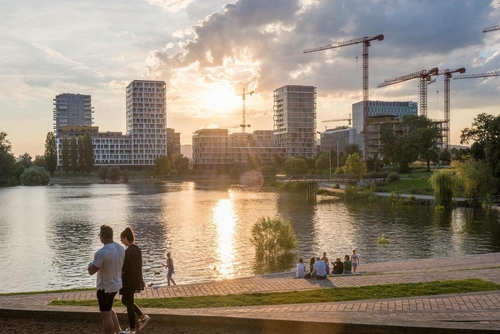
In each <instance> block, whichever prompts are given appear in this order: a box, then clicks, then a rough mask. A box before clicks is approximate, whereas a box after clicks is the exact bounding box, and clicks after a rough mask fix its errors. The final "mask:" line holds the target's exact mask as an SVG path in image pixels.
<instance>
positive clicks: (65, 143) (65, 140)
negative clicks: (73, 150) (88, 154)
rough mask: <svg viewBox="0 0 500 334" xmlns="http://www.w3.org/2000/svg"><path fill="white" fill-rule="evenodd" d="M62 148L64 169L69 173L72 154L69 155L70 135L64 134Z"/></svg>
mask: <svg viewBox="0 0 500 334" xmlns="http://www.w3.org/2000/svg"><path fill="white" fill-rule="evenodd" d="M61 145H62V148H61V160H62V170H63V171H64V172H65V173H68V172H69V170H70V156H69V140H68V137H66V136H64V138H63V139H62V143H61Z"/></svg>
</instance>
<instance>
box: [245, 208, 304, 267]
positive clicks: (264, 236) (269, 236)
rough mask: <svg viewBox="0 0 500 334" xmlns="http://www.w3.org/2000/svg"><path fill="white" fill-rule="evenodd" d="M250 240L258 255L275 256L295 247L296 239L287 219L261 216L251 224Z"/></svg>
mask: <svg viewBox="0 0 500 334" xmlns="http://www.w3.org/2000/svg"><path fill="white" fill-rule="evenodd" d="M250 241H251V242H252V244H253V245H254V247H255V252H256V253H257V255H258V256H259V257H267V258H271V257H276V256H277V255H278V254H279V253H288V252H290V251H291V250H292V249H295V248H297V239H296V238H295V234H294V233H293V229H292V225H291V224H290V221H289V220H285V219H283V218H280V217H274V218H272V219H271V218H269V217H261V218H259V219H258V220H257V222H256V223H255V224H254V225H253V226H252V237H251V238H250Z"/></svg>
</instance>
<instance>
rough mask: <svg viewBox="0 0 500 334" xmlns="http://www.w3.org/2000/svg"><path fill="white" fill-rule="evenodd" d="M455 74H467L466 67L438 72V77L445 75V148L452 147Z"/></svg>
mask: <svg viewBox="0 0 500 334" xmlns="http://www.w3.org/2000/svg"><path fill="white" fill-rule="evenodd" d="M453 73H465V67H460V68H457V69H455V70H449V69H446V70H442V71H438V72H437V74H436V75H444V121H445V128H444V131H443V143H444V148H445V149H449V147H450V79H451V78H452V74H453Z"/></svg>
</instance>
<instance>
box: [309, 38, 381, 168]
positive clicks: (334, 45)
mask: <svg viewBox="0 0 500 334" xmlns="http://www.w3.org/2000/svg"><path fill="white" fill-rule="evenodd" d="M383 40H384V35H382V34H379V35H376V36H372V37H368V36H365V37H361V38H355V39H350V40H348V41H343V42H338V43H331V44H328V45H325V46H320V47H317V48H313V49H307V50H304V53H310V52H316V51H323V50H328V49H335V48H340V47H343V46H348V45H354V44H360V43H363V134H364V135H363V158H364V159H366V158H367V157H368V155H367V153H366V152H367V149H368V138H367V136H366V135H365V134H366V133H367V130H368V126H367V121H368V97H369V94H368V93H369V92H368V90H369V85H368V82H369V80H368V76H369V70H368V56H369V51H368V50H369V47H370V46H371V44H370V42H371V41H383Z"/></svg>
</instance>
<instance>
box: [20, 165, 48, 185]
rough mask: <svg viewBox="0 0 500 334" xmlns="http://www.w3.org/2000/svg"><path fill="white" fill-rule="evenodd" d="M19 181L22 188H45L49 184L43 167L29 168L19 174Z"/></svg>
mask: <svg viewBox="0 0 500 334" xmlns="http://www.w3.org/2000/svg"><path fill="white" fill-rule="evenodd" d="M20 181H21V184H22V185H23V186H40V185H42V186H45V185H47V184H49V182H50V175H49V173H48V172H47V171H46V170H45V168H43V167H38V166H31V167H30V168H28V169H26V170H25V171H24V172H23V173H22V174H21V178H20Z"/></svg>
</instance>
